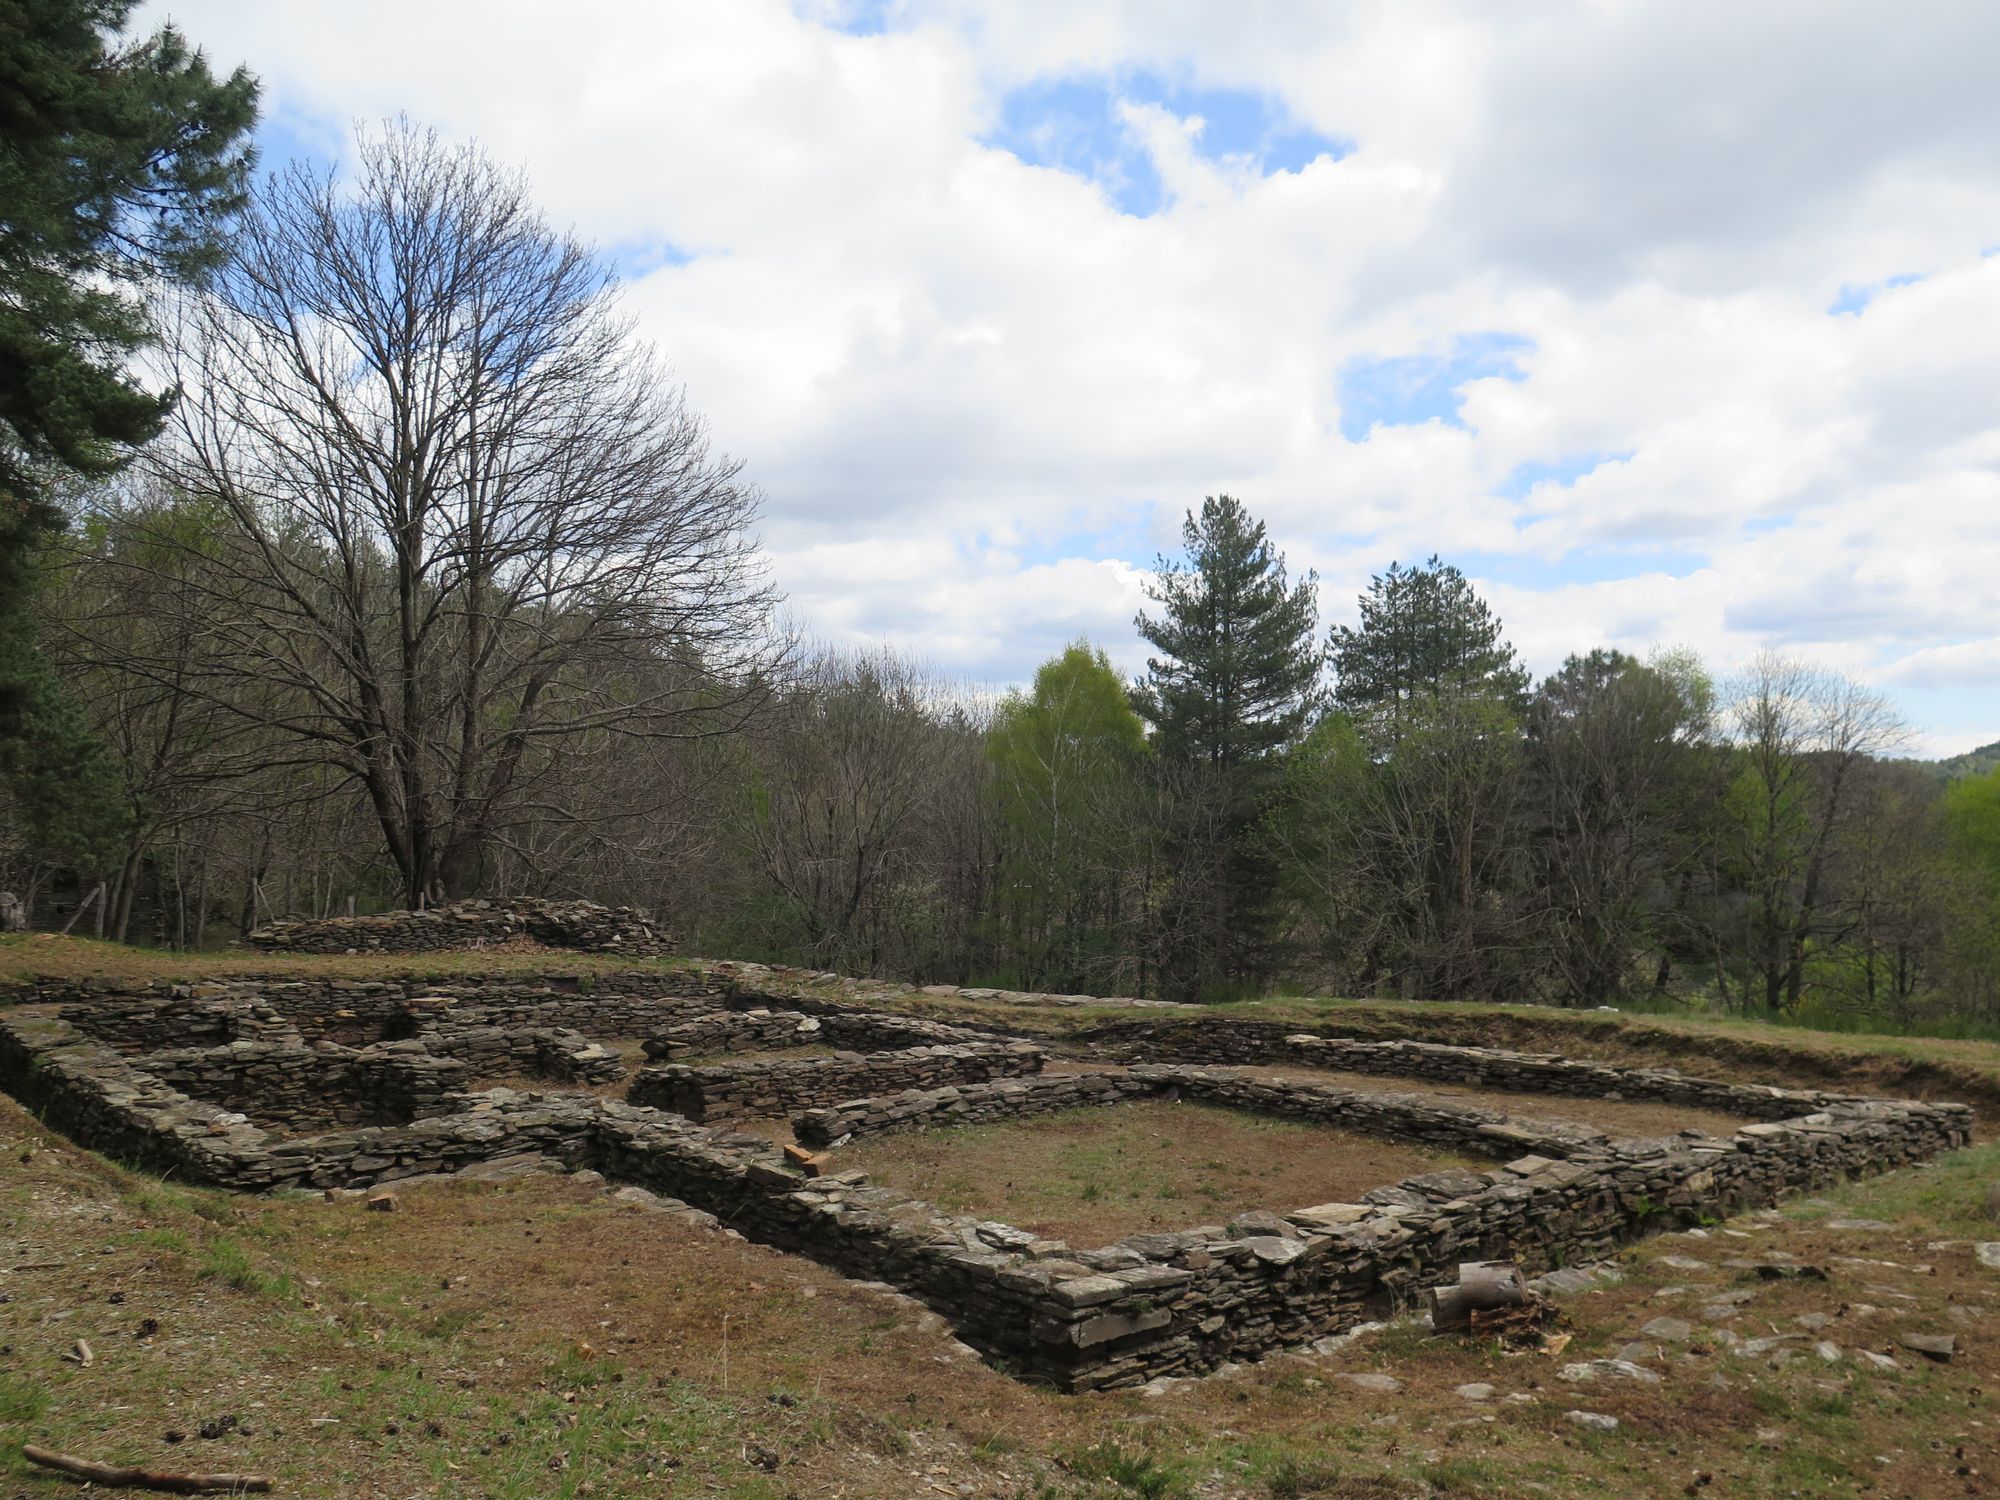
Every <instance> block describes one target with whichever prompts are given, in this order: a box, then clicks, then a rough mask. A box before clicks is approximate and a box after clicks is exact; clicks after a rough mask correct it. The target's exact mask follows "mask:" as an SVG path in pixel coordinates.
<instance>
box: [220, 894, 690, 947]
mask: <svg viewBox="0 0 2000 1500" xmlns="http://www.w3.org/2000/svg"><path fill="white" fill-rule="evenodd" d="M522 937H525V938H531V939H533V940H534V941H535V942H537V943H540V944H541V945H542V946H543V947H545V948H565V949H570V950H573V951H575V952H579V953H624V954H630V955H631V956H632V957H634V958H639V957H655V956H658V955H662V954H670V953H672V952H673V951H674V940H673V939H672V938H671V937H669V936H668V935H667V934H666V933H665V932H664V931H661V930H660V929H658V928H656V927H655V926H654V925H653V922H652V919H651V918H649V917H648V916H647V915H646V914H645V913H644V912H641V911H638V910H635V909H634V908H632V907H629V906H600V905H598V903H596V902H595V901H552V900H545V899H541V898H537V897H508V898H503V899H497V900H473V901H458V902H454V903H452V904H451V905H449V906H440V907H436V908H434V909H432V910H429V911H393V912H384V913H382V914H381V915H379V916H369V917H326V918H322V919H318V920H313V921H296V922H273V923H271V924H270V925H269V926H267V927H261V928H259V929H258V930H257V931H255V932H253V933H251V934H250V939H249V941H250V945H251V946H252V947H254V948H261V949H263V950H264V951H265V952H267V953H442V952H446V951H450V950H456V949H462V948H484V947H489V946H492V945H494V944H497V943H504V942H508V941H510V940H512V939H514V938H522Z"/></svg>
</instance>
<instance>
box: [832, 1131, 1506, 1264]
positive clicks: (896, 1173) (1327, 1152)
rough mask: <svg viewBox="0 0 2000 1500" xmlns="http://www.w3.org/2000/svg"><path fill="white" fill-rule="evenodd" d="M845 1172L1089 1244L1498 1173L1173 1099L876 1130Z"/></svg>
mask: <svg viewBox="0 0 2000 1500" xmlns="http://www.w3.org/2000/svg"><path fill="white" fill-rule="evenodd" d="M834 1164H835V1165H836V1166H837V1167H838V1168H839V1169H841V1170H847V1169H849V1168H856V1167H858V1168H861V1169H863V1170H865V1171H866V1172H868V1173H869V1174H870V1176H871V1177H872V1179H873V1180H874V1181H875V1182H877V1183H879V1184H881V1185H882V1186H885V1187H894V1188H900V1189H902V1190H903V1191H904V1192H908V1193H914V1194H915V1195H916V1196H918V1197H919V1198H923V1199H925V1200H926V1201H928V1202H931V1203H935V1204H937V1205H938V1206H939V1207H940V1208H947V1209H950V1210H952V1211H954V1212H957V1213H970V1214H977V1215H979V1216H980V1217H982V1218H993V1219H999V1220H1002V1221H1003V1222H1005V1223H1008V1224H1013V1225H1015V1226H1017V1227H1019V1228H1022V1229H1029V1230H1033V1231H1034V1232H1035V1233H1037V1234H1040V1235H1043V1236H1045V1237H1046V1238H1049V1239H1059V1240H1067V1241H1068V1242H1069V1243H1071V1244H1072V1245H1079V1246H1093V1245H1102V1244H1107V1243H1109V1242H1110V1241H1112V1240H1115V1239H1118V1238H1120V1237H1121V1236H1123V1235H1127V1234H1135V1233H1138V1232H1140V1231H1142V1230H1162V1229H1169V1230H1170V1229H1189V1228H1192V1227H1194V1226H1195V1225H1197V1224H1214V1223H1220V1222H1222V1221H1225V1220H1227V1219H1229V1218H1232V1217H1233V1216H1235V1215H1236V1214H1239V1213H1243V1212H1245V1211H1246V1210H1249V1209H1270V1210H1274V1211H1283V1210H1287V1209H1293V1208H1303V1207H1305V1206H1307V1205H1309V1204H1314V1203H1328V1202H1338V1201H1347V1200H1351V1199H1353V1198H1354V1197H1356V1196H1357V1195H1359V1194H1361V1193H1364V1192H1366V1191H1368V1190H1369V1189H1370V1188H1378V1187H1386V1186H1388V1185H1389V1184H1391V1183H1394V1182H1398V1181H1400V1180H1401V1179H1403V1178H1405V1177H1413V1176H1415V1175H1417V1174H1418V1173H1420V1172H1434V1171H1437V1170H1439V1169H1440V1168H1443V1167H1459V1166H1462V1167H1472V1168H1475V1169H1476V1168H1481V1167H1486V1166H1490V1165H1491V1163H1490V1162H1482V1161H1477V1160H1475V1159H1473V1158H1471V1157H1467V1156H1461V1155H1456V1154H1453V1153H1449V1152H1443V1151H1432V1150H1428V1149H1426V1148H1423V1147H1419V1146H1411V1145H1403V1144H1401V1143H1398V1142H1395V1141H1384V1140H1378V1139H1375V1138H1373V1137H1370V1136H1364V1135H1358V1134H1356V1133H1354V1132H1352V1131H1347V1130H1341V1129H1338V1128H1336V1127H1333V1126H1327V1125H1315V1124H1308V1123H1304V1122H1299V1121H1292V1120H1275V1119H1270V1118H1267V1117H1265V1116H1261V1115H1251V1114H1245V1113H1241V1112H1239V1111H1236V1110H1230V1109H1220V1108H1216V1107H1214V1106H1211V1105H1205V1104H1188V1103H1167V1102H1164V1101H1148V1102H1144V1103H1136V1104H1115V1105H1107V1106H1106V1107H1104V1108H1102V1109H1078V1110H1066V1111H1063V1112H1061V1113H1059V1114H1051V1115H1039V1116H1036V1117H1035V1118H1033V1119H1029V1120H1020V1121H1008V1122H1005V1123H1001V1124H993V1125H965V1126H959V1127H956V1128H953V1129H948V1130H929V1131H910V1132H905V1133H902V1134H898V1135H885V1136H877V1137H875V1138H873V1139H869V1140H863V1141H859V1142H856V1143H855V1144H853V1145H851V1146H846V1147H843V1148H842V1149H840V1150H839V1151H837V1152H835V1153H834Z"/></svg>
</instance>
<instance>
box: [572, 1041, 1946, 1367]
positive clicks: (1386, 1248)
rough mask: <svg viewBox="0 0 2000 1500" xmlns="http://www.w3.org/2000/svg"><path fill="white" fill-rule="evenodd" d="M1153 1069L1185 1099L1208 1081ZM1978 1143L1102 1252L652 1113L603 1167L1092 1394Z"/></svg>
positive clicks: (1737, 1159)
mask: <svg viewBox="0 0 2000 1500" xmlns="http://www.w3.org/2000/svg"><path fill="white" fill-rule="evenodd" d="M1147 1071H1148V1073H1149V1074H1158V1075H1162V1076H1159V1077H1158V1078H1156V1079H1153V1080H1151V1081H1154V1082H1157V1083H1160V1084H1163V1085H1168V1086H1172V1085H1178V1086H1180V1087H1182V1088H1186V1087H1188V1086H1189V1085H1190V1083H1191V1081H1192V1080H1191V1079H1190V1078H1189V1077H1188V1076H1187V1075H1188V1074H1189V1073H1192V1072H1199V1071H1200V1070H1179V1069H1161V1070H1147ZM1140 1081H1142V1082H1146V1081H1148V1080H1147V1079H1144V1078H1142V1079H1141V1080H1140ZM1038 1082H1039V1081H1038ZM1051 1082H1054V1081H1053V1080H1051ZM1266 1087H1273V1086H1268V1085H1267V1086H1266ZM1277 1087H1282V1086H1277ZM1004 1091H1005V1086H1004V1085H1003V1086H996V1087H995V1088H994V1089H993V1090H992V1092H993V1093H995V1094H996V1095H997V1094H1000V1093H1002V1092H1004ZM1328 1092H1332V1093H1338V1092H1341V1091H1328ZM1267 1102H1268V1101H1267ZM1411 1103H1412V1104H1413V1105H1414V1104H1415V1102H1414V1101H1411ZM1415 1107H1419V1108H1423V1109H1426V1110H1431V1109H1435V1110H1437V1112H1438V1113H1440V1114H1442V1113H1444V1112H1445V1111H1443V1110H1442V1109H1441V1108H1440V1107H1437V1106H1430V1105H1420V1106H1415ZM1468 1113H1472V1114H1475V1115H1476V1114H1480V1113H1482V1112H1478V1111H1472V1112H1468ZM1969 1131H1970V1112H1969V1111H1967V1110H1965V1109H1964V1108H1963V1107H1961V1106H1955V1105H1922V1104H1917V1105H1905V1104H1859V1105H1850V1106H1843V1107H1841V1108H1840V1109H1838V1110H1833V1111H1825V1112H1820V1113H1816V1114H1814V1115H1810V1116H1807V1117H1804V1118H1802V1119H1800V1120H1797V1121H1790V1122H1785V1123H1781V1124H1760V1125H1752V1126H1748V1127H1746V1128H1745V1129H1744V1130H1742V1131H1739V1132H1737V1133H1736V1135H1735V1136H1733V1137H1730V1138H1728V1139H1717V1138H1710V1137H1698V1138H1690V1139H1685V1140H1679V1139H1677V1140H1670V1141H1617V1140H1612V1139H1610V1138H1608V1137H1603V1136H1601V1135H1596V1137H1595V1139H1594V1140H1586V1139H1582V1138H1573V1139H1570V1138H1560V1139H1561V1143H1562V1144H1563V1146H1564V1147H1565V1148H1566V1149H1568V1150H1569V1151H1570V1152H1571V1153H1572V1154H1571V1155H1570V1156H1569V1157H1567V1158H1555V1157H1551V1156H1548V1155H1543V1154H1530V1155H1527V1156H1522V1157H1518V1158H1516V1159H1514V1160H1512V1161H1510V1162H1508V1163H1507V1164H1506V1165H1504V1166H1499V1167H1496V1168H1494V1169H1493V1170H1490V1171H1486V1172H1468V1171H1463V1170H1453V1171H1446V1172H1434V1173H1427V1174H1425V1175H1423V1176H1421V1177H1415V1178H1410V1179H1408V1180H1406V1181H1405V1182H1402V1183H1399V1184H1394V1185H1388V1186H1385V1187H1384V1188H1382V1189H1378V1190H1376V1191H1375V1192H1372V1193H1369V1194H1366V1195H1364V1201H1363V1202H1360V1203H1326V1204H1317V1205H1313V1206H1311V1207H1308V1208H1303V1209H1298V1210H1294V1211H1292V1212H1290V1213H1284V1214H1274V1213H1258V1214H1244V1215H1240V1216H1239V1217H1238V1218H1237V1219H1235V1220H1234V1221H1232V1222H1231V1223H1229V1224H1226V1225H1207V1226H1200V1227H1195V1228H1191V1229H1189V1230H1187V1231H1185V1232H1181V1233H1169V1234H1139V1235H1131V1236H1128V1237H1126V1238H1125V1239H1123V1240H1120V1241H1118V1242H1117V1243H1116V1244H1113V1245H1109V1246H1105V1247H1102V1248H1099V1249H1085V1250H1077V1249H1072V1248H1071V1247H1069V1246H1067V1245H1064V1244H1062V1243H1061V1242H1057V1241H1042V1240H1037V1239H1036V1238H1035V1237H1034V1236H1032V1235H1031V1234H1028V1233H1027V1232H1025V1231H1023V1230H1019V1229H1016V1228H1013V1227H1011V1226H1008V1225H1005V1224H996V1223H992V1222H982V1221H979V1220H975V1219H971V1218H967V1217H965V1216H958V1215H948V1214H942V1213H939V1212H938V1211H937V1210H936V1209H934V1208H932V1207H930V1206H929V1205H927V1204H923V1203H920V1202H916V1201H914V1200H911V1199H909V1198H907V1197H905V1196H903V1195H901V1194H897V1193H894V1192H891V1191H888V1190H884V1189H880V1188H874V1187H871V1186H869V1185H868V1183H867V1180H866V1177H865V1175H864V1174H860V1173H836V1174H834V1175H832V1176H829V1177H823V1178H818V1179H812V1180H807V1179H803V1178H799V1177H789V1176H788V1175H787V1173H786V1170H785V1168H784V1166H783V1165H782V1163H781V1161H780V1160H779V1159H778V1158H777V1156H776V1154H775V1153H773V1152H771V1151H770V1150H769V1149H768V1148H764V1147H761V1145H759V1144H756V1143H749V1142H745V1141H742V1140H740V1139H739V1140H737V1141H735V1142H730V1141H728V1139H727V1138H724V1137H718V1136H716V1135H715V1134H714V1133H713V1132H707V1131H703V1130H700V1129H699V1128H698V1127H691V1126H678V1125H673V1126H663V1125H660V1124H657V1123H653V1122H649V1121H645V1120H642V1119H640V1118H638V1117H637V1116H636V1115H632V1114H626V1115H622V1116H621V1115H616V1114H612V1115H609V1116H608V1117H607V1118H606V1120H605V1122H604V1127H603V1137H602V1140H601V1144H600V1150H601V1152H602V1154H601V1156H600V1165H601V1166H602V1167H603V1169H604V1170H605V1171H606V1172H607V1173H608V1174H610V1175H613V1176H616V1177H620V1178H624V1179H628V1180H632V1181H638V1182H642V1183H644V1184H645V1185H647V1186H649V1187H653V1188H656V1189H658V1190H659V1191H662V1192H666V1193H670V1194H672V1195H674V1196H676V1197H679V1198H682V1199H684V1200H686V1201H687V1202H690V1203H693V1204H695V1205H697V1206H699V1207H703V1208H706V1209H708V1210H709V1211H710V1212H713V1213H716V1214H718V1215H721V1216H723V1217H725V1218H727V1220H728V1222H729V1223H731V1224H732V1225H733V1226H735V1227H736V1228H738V1229H739V1230H741V1231H742V1232H743V1233H745V1234H746V1235H749V1236H750V1237H751V1238H754V1239H759V1240H763V1241H765V1242H767V1243H771V1244H775V1245H779V1246H781V1247H783V1248H786V1249H791V1250H796V1251H799V1252H801V1253H803V1254H806V1255H810V1256H812V1257H813V1258H814V1259H817V1260H820V1261H822V1262H824V1263H826V1264H828V1265H831V1266H834V1267H835V1268H837V1269H839V1270H842V1271H844V1272H846V1273H848V1274H850V1275H855V1276H865V1277H869V1278H874V1279H881V1280H885V1281H889V1282H891V1283H893V1284H895V1285H897V1286H899V1287H902V1288H903V1289H904V1290H906V1291H909V1292H911V1293H912V1294H913V1295H916V1296H918V1297H920V1298H922V1299H923V1300H924V1301H925V1302H927V1303H929V1304H930V1305H931V1306H932V1307H934V1308H935V1309H937V1311H938V1312H939V1313H940V1314H942V1315H943V1316H945V1317H946V1318H948V1319H949V1320H950V1321H951V1322H952V1323H953V1325H954V1326H955V1327H956V1329H957V1331H958V1333H959V1336H960V1337H961V1338H963V1339H964V1340H965V1341H966V1342H968V1343H970V1344H972V1345H973V1346H974V1347H976V1348H978V1349H980V1350H982V1351H983V1352H985V1353H986V1354H988V1355H989V1356H990V1357H992V1358H994V1359H995V1360H996V1361H997V1362H999V1363H1001V1364H1002V1366H1003V1367H1004V1368H1006V1369H1008V1370H1009V1371H1010V1372H1011V1373H1013V1374H1015V1375H1017V1376H1020V1377H1023V1378H1028V1379H1034V1380H1040V1381H1046V1382H1049V1383H1051V1384H1054V1385H1056V1386H1058V1387H1059V1388H1061V1389H1064V1390H1072V1391H1079V1390H1094V1389H1104V1388H1114V1387H1121V1386H1131V1385H1136V1384H1141V1383H1143V1382H1145V1381H1147V1380H1151V1379H1153V1378H1155V1377H1157V1376H1162V1375H1196V1374H1200V1373H1202V1372H1203V1371H1206V1370H1211V1369H1213V1368H1215V1367H1216V1366H1217V1365H1218V1364H1221V1363H1224V1362H1226V1361H1229V1360H1235V1359H1244V1358H1254V1357H1256V1356H1258V1355H1261V1354H1264V1353H1268V1352H1270V1351H1272V1350H1274V1349H1278V1348H1283V1347H1287V1346H1295V1345H1298V1344H1302V1343H1306V1342H1309V1341H1311V1340H1313V1339H1316V1338H1320V1337H1324V1336H1326V1335H1328V1334H1332V1333H1337V1332H1340V1331H1341V1330H1343V1329H1345V1328H1349V1327H1352V1326H1353V1325H1354V1324H1355V1323H1357V1322H1359V1321H1362V1320H1363V1319H1366V1318H1369V1317H1372V1316H1376V1315H1379V1314H1380V1313H1382V1312H1384V1311H1386V1310H1387V1309H1389V1308H1390V1307H1392V1306H1395V1305H1398V1304H1400V1303H1403V1302H1405V1301H1407V1300H1408V1299H1409V1298H1410V1297H1411V1296H1413V1295H1414V1294H1415V1293H1416V1292H1417V1291H1419V1290H1420V1289H1422V1288H1423V1287H1425V1286H1429V1285H1435V1284H1438V1283H1441V1282H1444V1281H1448V1280H1450V1279H1451V1278H1452V1277H1453V1276H1455V1274H1456V1267H1457V1265H1458V1263H1459V1262H1460V1261H1461V1260H1475V1259H1491V1258H1499V1257H1508V1258H1513V1259H1516V1260H1518V1261H1520V1262H1521V1263H1522V1264H1523V1265H1525V1266H1527V1267H1529V1268H1531V1269H1542V1268H1545V1267H1548V1266H1552V1265H1555V1264H1559V1263H1563V1262H1567V1261H1572V1260H1575V1259H1579V1258H1586V1257H1589V1256H1595V1255H1602V1254H1604V1253H1606V1252H1608V1251H1609V1250H1611V1249H1612V1248H1614V1247H1615V1246H1616V1245H1618V1244H1619V1243H1621V1242H1623V1241H1625V1240H1628V1239H1631V1238H1635V1237H1637V1236H1639V1235H1642V1234H1645V1233H1647V1232H1650V1231H1652V1230H1655V1229H1658V1228H1664V1227H1667V1226H1669V1225H1672V1224H1676V1223H1681V1222H1685V1221H1687V1220H1688V1219H1689V1218H1691V1217H1692V1216H1694V1215H1696V1214H1699V1213H1703V1212H1708V1211H1712V1210H1714V1209H1717V1208H1721V1209H1723V1210H1724V1211H1733V1210H1736V1209H1740V1208H1743V1207H1748V1206H1752V1205H1755V1204H1761V1203H1768V1202H1771V1201H1774V1200H1775V1199H1777V1198H1779V1197H1782V1196H1784V1195H1785V1194H1787V1193H1791V1192H1796V1191H1801V1190H1810V1189H1813V1188H1818V1187H1821V1186H1824V1185H1826V1184H1828V1183H1830V1182H1832V1181H1835V1180H1837V1179H1839V1178H1840V1177H1843V1176H1849V1175H1855V1174H1858V1173H1863V1172H1870V1171H1880V1170H1884V1169H1886V1168H1888V1167H1891V1166H1897V1165H1902V1164H1905V1163H1907V1162H1910V1161H1915V1160H1920V1159H1922V1158H1924V1157H1926V1156H1929V1155H1931V1154H1933V1153H1935V1152H1937V1151H1940V1150H1944V1149H1948V1148H1950V1147H1952V1146H1956V1145H1961V1144H1964V1142H1965V1141H1966V1140H1967V1139H1968V1137H1969ZM1588 1134H1595V1133H1588ZM1498 1143H1499V1140H1498V1139H1497V1138H1496V1139H1495V1141H1494V1144H1498Z"/></svg>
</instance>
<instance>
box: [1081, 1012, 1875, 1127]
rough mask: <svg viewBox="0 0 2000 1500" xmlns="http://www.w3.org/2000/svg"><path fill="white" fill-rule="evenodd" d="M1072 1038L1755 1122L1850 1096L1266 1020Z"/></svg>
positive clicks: (1132, 1051)
mask: <svg viewBox="0 0 2000 1500" xmlns="http://www.w3.org/2000/svg"><path fill="white" fill-rule="evenodd" d="M1081 1040H1082V1041H1083V1043H1084V1044H1085V1045H1088V1046H1089V1047H1090V1048H1091V1050H1092V1051H1094V1052H1096V1053H1098V1054H1099V1055H1102V1056H1105V1057H1107V1058H1110V1059H1114V1060H1117V1061H1121V1062H1147V1063H1151V1062H1168V1061H1186V1062H1195V1063H1210V1064H1228V1063H1241V1064H1249V1065H1269V1064H1276V1065H1290V1066H1294V1067H1306V1068H1326V1069H1330V1070H1334V1071H1339V1072H1346V1073H1369V1074H1374V1075H1378V1076H1381V1077H1388V1078H1421V1079H1425V1080H1427V1081H1431V1082H1437V1083H1458V1084H1465V1085H1468V1086H1470V1087H1473V1088H1481V1089H1492V1090H1497V1091H1500V1092H1508V1093H1522V1094H1556V1095H1568V1096H1572V1097H1577V1098H1586V1099H1628V1100H1648V1101H1654V1102H1658V1103H1662V1104H1681V1105H1687V1106H1689V1107H1691V1108H1696V1109H1708V1110H1716V1111H1718V1112H1720V1113H1723V1114H1735V1115H1741V1116H1743V1117H1744V1118H1747V1119H1758V1120H1778V1119H1787V1118H1790V1117H1791V1116H1793V1115H1797V1114H1800V1113H1802V1112H1803V1111H1804V1110H1806V1109H1817V1108H1821V1107H1823V1106H1825V1105H1829V1104H1835V1103H1839V1102H1842V1101H1843V1100H1848V1099H1852V1098H1854V1097H1855V1096H1854V1095H1850V1094H1836V1093H1829V1092H1826V1091H1822V1090H1811V1089H1804V1090H1802V1089H1782V1088H1777V1087H1773V1086H1767V1085H1763V1084H1737V1083H1717V1082H1714V1081H1712V1080H1710V1079H1705V1078H1689V1077H1686V1076H1685V1075H1683V1074H1680V1073H1676V1072H1674V1071H1672V1070H1671V1069H1667V1068H1626V1067H1618V1066H1616V1065H1613V1064H1610V1063H1600V1062H1592V1061H1590V1060H1588V1059H1583V1058H1573V1057H1564V1056H1561V1055H1559V1054H1556V1053H1536V1052H1510V1051H1506V1050H1503V1049H1501V1048H1497V1047H1454V1046H1449V1045H1447V1044H1445V1043H1442V1042H1405V1041H1389V1042H1378V1041H1362V1040H1358V1039H1356V1038H1352V1037H1343V1036H1329V1035H1323V1034H1319V1033H1314V1032H1306V1031H1300V1030H1299V1029H1297V1028H1295V1027H1288V1026H1280V1025H1277V1024H1275V1023H1272V1022H1268V1021H1232V1020H1224V1019H1219V1018H1213V1019H1191V1020H1176V1021H1170V1022H1164V1023H1147V1022H1120V1023H1118V1024H1117V1025H1115V1026H1109V1027H1102V1028H1099V1029H1097V1030H1095V1031H1092V1032H1089V1033H1087V1034H1086V1035H1085V1037H1084V1038H1082V1039H1081Z"/></svg>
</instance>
